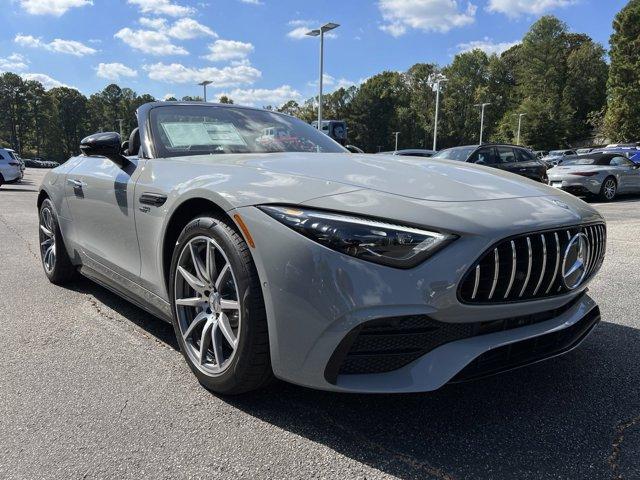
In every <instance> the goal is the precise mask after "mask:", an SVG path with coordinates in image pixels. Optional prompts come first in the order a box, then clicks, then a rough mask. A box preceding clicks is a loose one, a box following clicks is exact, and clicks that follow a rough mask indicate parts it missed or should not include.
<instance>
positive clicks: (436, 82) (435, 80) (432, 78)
mask: <svg viewBox="0 0 640 480" xmlns="http://www.w3.org/2000/svg"><path fill="white" fill-rule="evenodd" d="M427 81H428V82H429V84H430V85H431V87H432V88H433V87H434V86H435V90H436V115H435V119H434V122H433V151H434V152H435V151H437V150H438V149H437V146H438V115H439V113H440V83H442V82H446V81H447V77H445V76H444V75H442V74H441V73H438V74H431V75H429V79H428V80H427Z"/></svg>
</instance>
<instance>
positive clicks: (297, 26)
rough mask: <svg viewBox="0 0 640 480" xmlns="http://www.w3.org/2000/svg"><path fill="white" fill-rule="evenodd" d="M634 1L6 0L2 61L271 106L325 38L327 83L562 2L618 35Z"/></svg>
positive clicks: (481, 40)
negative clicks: (322, 31) (617, 22)
mask: <svg viewBox="0 0 640 480" xmlns="http://www.w3.org/2000/svg"><path fill="white" fill-rule="evenodd" d="M626 3H627V2H626V1H624V0H606V1H605V0H471V1H470V2H468V1H466V0H465V1H462V0H376V1H373V0H313V1H311V0H203V1H197V0H0V25H1V26H2V27H1V28H0V71H8V70H10V71H14V72H17V73H20V74H22V75H23V76H25V77H26V78H36V79H39V80H41V81H43V83H44V84H45V86H48V87H51V86H55V85H59V84H64V85H68V86H72V87H75V88H78V89H79V90H80V91H82V92H83V93H85V94H87V95H89V94H91V93H93V92H96V91H98V90H101V89H102V88H104V87H105V86H106V85H108V84H109V83H112V82H116V83H118V84H119V85H121V86H128V87H131V88H133V89H134V90H136V91H137V92H138V93H150V94H152V95H154V96H155V97H157V98H163V97H165V95H168V94H173V95H175V96H177V97H182V96H183V95H198V94H200V93H201V89H200V87H198V86H196V85H195V84H196V83H198V82H199V81H202V80H203V79H208V80H212V81H213V82H214V84H213V85H212V86H211V87H209V95H210V98H215V96H217V95H219V94H222V93H225V94H230V95H231V97H232V98H234V100H236V102H237V103H244V104H253V105H258V106H263V105H267V104H280V103H282V102H283V101H285V100H286V99H289V98H296V99H298V100H303V99H305V98H309V97H311V96H312V95H313V94H314V92H315V91H316V88H317V87H316V86H315V82H317V76H318V73H317V71H318V65H317V64H318V40H317V39H315V38H311V37H305V36H304V35H302V34H303V33H304V31H305V30H307V29H308V28H309V27H314V26H318V25H320V24H321V23H325V22H328V21H332V22H336V23H339V24H340V25H341V26H340V28H338V29H337V30H335V34H334V35H332V38H328V39H327V41H326V45H325V48H326V50H325V53H326V63H325V72H326V74H327V78H326V83H327V89H328V90H331V89H335V88H336V87H337V86H341V85H348V84H352V83H358V82H360V81H361V80H362V79H364V78H367V77H369V76H371V75H373V74H375V73H378V72H380V71H383V70H406V69H407V68H408V67H410V66H411V65H413V64H414V63H416V62H436V63H439V64H441V65H444V64H447V63H449V62H450V61H451V59H452V58H453V56H454V55H455V54H456V53H457V52H459V51H461V50H464V49H468V48H472V47H474V46H479V47H481V48H483V49H485V50H486V51H498V52H499V51H500V50H502V49H505V48H507V47H508V46H510V45H512V44H513V43H514V42H518V41H519V40H520V39H521V38H522V35H523V34H524V33H525V32H526V31H527V29H528V28H529V26H530V25H531V23H532V22H533V21H535V20H536V19H537V18H539V17H540V16H541V15H544V14H547V13H551V14H554V15H556V16H558V17H560V18H561V19H562V20H564V21H565V22H566V23H567V24H568V25H569V28H570V29H571V30H572V31H576V32H585V33H587V34H589V35H591V37H592V38H594V39H595V40H596V41H598V42H600V43H602V44H603V45H604V46H605V48H606V47H607V46H608V39H609V35H610V34H611V22H612V20H613V17H614V15H615V14H616V13H617V12H618V11H619V10H620V9H621V8H622V7H624V5H625V4H626Z"/></svg>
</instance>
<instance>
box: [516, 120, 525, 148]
mask: <svg viewBox="0 0 640 480" xmlns="http://www.w3.org/2000/svg"><path fill="white" fill-rule="evenodd" d="M525 115H526V113H514V114H513V116H514V117H518V139H517V140H516V145H520V127H522V117H524V116H525Z"/></svg>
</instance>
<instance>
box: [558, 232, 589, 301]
mask: <svg viewBox="0 0 640 480" xmlns="http://www.w3.org/2000/svg"><path fill="white" fill-rule="evenodd" d="M588 259H589V237H587V236H586V235H585V234H584V233H578V234H576V235H575V236H574V237H573V238H572V239H571V240H570V241H569V245H567V249H566V250H565V252H564V261H563V262H562V281H563V282H564V286H565V287H567V288H568V289H569V290H575V289H576V288H578V287H579V286H580V284H581V283H582V281H583V280H584V277H585V276H586V274H587V270H588V267H589V266H588V265H587V264H588Z"/></svg>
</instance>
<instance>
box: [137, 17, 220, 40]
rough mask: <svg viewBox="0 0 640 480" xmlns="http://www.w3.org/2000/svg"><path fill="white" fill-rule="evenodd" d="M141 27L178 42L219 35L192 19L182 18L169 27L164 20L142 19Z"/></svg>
mask: <svg viewBox="0 0 640 480" xmlns="http://www.w3.org/2000/svg"><path fill="white" fill-rule="evenodd" d="M140 25H142V26H143V27H147V28H150V29H152V30H157V31H159V32H162V33H164V34H165V35H168V36H170V37H172V38H177V39H178V40H191V39H194V38H197V37H207V36H209V37H215V38H217V37H218V34H217V33H216V32H214V31H213V30H211V29H210V28H209V27H207V26H206V25H203V24H201V23H199V22H197V21H196V20H194V19H192V18H180V19H178V20H176V21H175V22H174V23H173V25H168V24H167V20H166V19H164V18H148V17H142V18H141V19H140Z"/></svg>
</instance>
